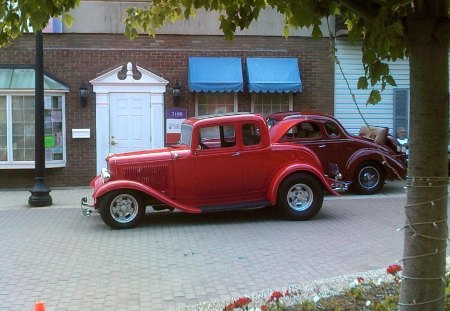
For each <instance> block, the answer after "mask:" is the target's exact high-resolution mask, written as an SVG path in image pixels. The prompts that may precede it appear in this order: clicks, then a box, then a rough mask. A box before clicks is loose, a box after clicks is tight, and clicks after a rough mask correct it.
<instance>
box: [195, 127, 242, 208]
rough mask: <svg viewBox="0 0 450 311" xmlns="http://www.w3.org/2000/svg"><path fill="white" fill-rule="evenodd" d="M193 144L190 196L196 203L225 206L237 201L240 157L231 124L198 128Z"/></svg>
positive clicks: (239, 182)
mask: <svg viewBox="0 0 450 311" xmlns="http://www.w3.org/2000/svg"><path fill="white" fill-rule="evenodd" d="M198 133H199V137H198V141H199V144H198V146H197V147H195V149H194V150H192V152H193V156H194V167H195V168H194V183H195V185H194V187H193V196H194V198H195V201H196V205H198V206H205V205H211V206H213V205H216V206H217V205H224V204H229V203H234V202H237V201H239V198H240V196H241V187H242V170H241V157H240V153H239V151H238V145H237V143H236V127H235V125H234V124H220V125H214V126H206V127H202V128H200V129H199V132H198Z"/></svg>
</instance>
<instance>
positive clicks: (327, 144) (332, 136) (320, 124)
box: [297, 120, 356, 177]
mask: <svg viewBox="0 0 450 311" xmlns="http://www.w3.org/2000/svg"><path fill="white" fill-rule="evenodd" d="M298 131H299V135H298V138H297V140H298V142H300V143H301V144H304V145H306V146H308V147H309V148H311V149H312V150H313V151H314V152H315V153H316V154H317V156H318V157H319V159H320V163H321V164H322V167H323V170H324V172H325V174H326V175H328V176H330V177H334V175H335V170H336V166H337V169H338V170H339V171H340V172H343V171H344V169H345V166H346V164H347V161H348V159H349V158H350V157H351V155H352V154H353V153H354V152H355V151H356V150H355V145H354V143H352V140H351V139H349V138H348V137H347V136H346V135H345V134H344V133H343V132H342V131H341V129H340V128H339V127H338V126H337V125H336V124H335V123H333V122H331V121H318V120H309V121H304V122H302V123H300V124H299V126H298ZM301 131H303V132H306V133H301Z"/></svg>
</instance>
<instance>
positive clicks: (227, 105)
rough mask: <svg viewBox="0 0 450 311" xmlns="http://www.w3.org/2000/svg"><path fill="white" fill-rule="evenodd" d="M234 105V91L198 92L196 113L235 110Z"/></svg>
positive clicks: (205, 113)
mask: <svg viewBox="0 0 450 311" xmlns="http://www.w3.org/2000/svg"><path fill="white" fill-rule="evenodd" d="M236 106H237V104H236V94H235V93H198V94H197V113H196V115H198V116H202V115H210V114H223V113H229V112H235V111H236Z"/></svg>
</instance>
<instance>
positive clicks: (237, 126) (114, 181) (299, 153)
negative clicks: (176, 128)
mask: <svg viewBox="0 0 450 311" xmlns="http://www.w3.org/2000/svg"><path fill="white" fill-rule="evenodd" d="M280 123H282V122H280ZM106 164H107V168H104V169H102V172H101V174H100V175H99V176H97V177H96V178H94V179H93V180H92V182H91V186H92V187H93V188H94V192H93V195H92V197H93V200H94V203H93V205H90V204H88V203H87V198H86V197H84V198H82V202H81V203H82V204H81V207H82V211H83V214H85V215H90V214H91V213H92V212H94V211H98V212H99V213H100V216H101V218H102V220H103V221H104V222H105V223H106V224H107V225H108V226H110V227H112V228H118V229H124V228H131V227H133V226H135V225H137V224H138V223H139V221H140V220H141V219H142V218H143V216H144V214H145V210H146V206H151V207H153V208H154V209H155V210H163V209H168V210H173V209H178V210H181V211H184V212H188V213H204V212H213V211H222V210H229V209H243V208H255V207H265V206H274V207H275V206H276V208H277V209H278V210H279V211H280V213H282V214H283V215H284V216H285V217H286V218H288V219H292V220H307V219H310V218H311V217H313V216H314V215H316V214H317V213H318V212H319V210H320V208H321V206H322V203H323V196H324V190H327V191H328V192H330V193H332V194H337V193H336V192H335V191H334V189H333V187H332V186H334V188H337V187H338V186H339V184H333V183H334V180H332V179H331V178H326V177H325V176H324V172H323V170H322V165H321V164H320V161H319V159H318V157H317V156H316V154H315V153H314V152H312V151H311V150H310V149H309V148H307V147H304V146H302V145H295V144H285V143H274V142H272V141H271V140H270V136H269V130H268V127H267V124H266V120H265V119H264V118H263V117H262V116H260V115H256V114H234V115H224V116H215V117H202V118H190V119H187V120H186V121H184V123H183V124H182V125H181V139H180V141H179V143H178V144H177V145H174V146H171V147H167V148H161V149H154V150H146V151H137V152H130V153H120V154H112V155H109V156H108V157H107V158H106Z"/></svg>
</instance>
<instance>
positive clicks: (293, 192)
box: [286, 184, 314, 212]
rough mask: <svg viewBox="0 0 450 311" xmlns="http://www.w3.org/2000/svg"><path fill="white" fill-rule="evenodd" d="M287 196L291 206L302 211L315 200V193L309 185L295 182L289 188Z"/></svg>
mask: <svg viewBox="0 0 450 311" xmlns="http://www.w3.org/2000/svg"><path fill="white" fill-rule="evenodd" d="M286 198H287V203H288V205H289V207H290V208H292V209H293V210H295V211H298V212H301V211H305V210H307V209H308V208H309V207H310V206H311V204H312V203H313V201H314V193H313V191H312V189H311V188H310V187H309V186H308V185H305V184H295V185H293V186H292V187H291V188H290V189H289V190H288V192H287V197H286Z"/></svg>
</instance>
